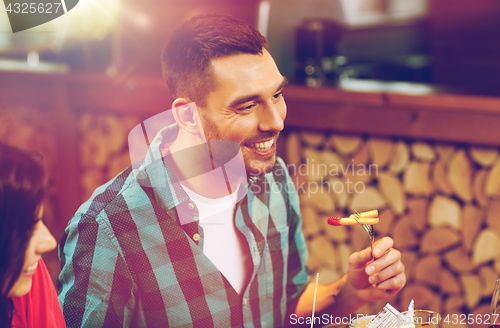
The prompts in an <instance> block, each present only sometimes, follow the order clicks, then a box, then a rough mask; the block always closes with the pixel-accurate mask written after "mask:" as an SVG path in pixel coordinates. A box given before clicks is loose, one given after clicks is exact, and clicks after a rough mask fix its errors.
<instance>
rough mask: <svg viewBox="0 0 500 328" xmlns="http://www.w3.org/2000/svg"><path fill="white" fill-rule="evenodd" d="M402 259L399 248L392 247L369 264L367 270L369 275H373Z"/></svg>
mask: <svg viewBox="0 0 500 328" xmlns="http://www.w3.org/2000/svg"><path fill="white" fill-rule="evenodd" d="M400 261H401V253H400V252H399V251H398V250H396V249H394V248H392V249H390V251H388V252H387V253H386V254H384V255H383V256H382V257H380V258H378V259H376V260H375V261H373V262H372V263H371V264H370V265H368V266H367V267H366V269H365V272H366V274H367V275H369V276H371V275H373V274H375V273H377V272H381V271H382V270H384V269H385V268H387V267H389V266H391V265H392V264H394V263H397V262H400Z"/></svg>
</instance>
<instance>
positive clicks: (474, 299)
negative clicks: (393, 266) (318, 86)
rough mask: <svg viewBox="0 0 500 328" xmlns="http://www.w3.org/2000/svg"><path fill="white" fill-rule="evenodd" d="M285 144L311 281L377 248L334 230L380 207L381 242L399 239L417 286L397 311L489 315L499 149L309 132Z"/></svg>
mask: <svg viewBox="0 0 500 328" xmlns="http://www.w3.org/2000/svg"><path fill="white" fill-rule="evenodd" d="M285 138H286V141H285V143H286V145H285V149H286V151H285V153H286V156H285V157H286V161H287V164H288V168H289V171H290V172H291V174H292V175H293V176H294V177H295V181H296V185H297V188H298V190H299V193H300V195H301V209H302V217H303V231H304V234H305V236H306V238H307V241H308V247H309V251H310V258H309V262H308V267H309V269H310V270H311V274H312V275H315V274H316V272H320V281H321V282H323V283H329V282H331V281H333V280H334V279H336V278H339V277H340V276H341V275H342V274H343V273H345V272H346V268H347V263H348V257H349V255H350V254H351V253H352V252H353V251H359V250H361V249H363V248H364V247H366V246H367V245H368V236H367V235H366V234H365V232H364V231H363V230H362V228H361V227H359V226H354V227H332V226H328V225H327V218H328V217H329V216H346V215H348V214H349V213H352V212H353V211H354V210H357V211H364V210H371V209H378V210H379V212H380V223H379V224H377V225H376V226H375V227H374V228H375V232H376V238H381V237H382V236H386V235H387V236H391V237H392V238H393V239H394V241H395V247H397V248H398V249H399V250H401V252H402V258H403V263H404V264H405V267H406V273H407V278H408V283H407V285H406V287H405V288H404V289H403V290H402V292H401V293H400V294H399V295H397V296H396V297H394V298H393V299H390V300H389V302H390V303H391V304H393V305H395V306H396V307H397V308H398V309H399V310H405V309H406V308H407V306H408V304H409V302H410V300H411V299H415V302H416V308H420V309H431V310H434V311H437V312H440V313H441V314H442V315H443V317H444V318H446V316H447V315H448V314H451V315H453V314H458V315H460V314H469V313H472V314H475V315H476V314H486V313H489V311H490V308H489V307H490V301H491V295H492V291H493V285H494V282H495V280H496V279H497V278H499V277H500V214H499V213H500V200H499V199H498V198H499V197H500V156H499V151H498V148H494V147H491V148H485V147H474V146H469V145H461V144H444V143H437V142H426V141H413V140H399V139H389V138H374V137H366V136H358V135H338V134H329V133H325V134H322V133H311V132H305V131H294V132H291V133H288V134H287V135H286V137H285ZM385 303H386V301H380V302H374V303H372V304H369V305H366V306H364V307H363V308H361V309H360V311H359V313H361V314H374V313H377V312H378V311H379V310H380V309H381V308H382V307H383V306H384V304H385ZM444 326H447V324H446V323H445V324H444ZM478 326H480V325H478ZM483 326H484V325H483Z"/></svg>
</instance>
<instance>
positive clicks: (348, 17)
mask: <svg viewBox="0 0 500 328" xmlns="http://www.w3.org/2000/svg"><path fill="white" fill-rule="evenodd" d="M203 13H221V14H228V15H231V16H234V17H237V18H240V19H242V20H245V21H247V22H249V23H250V24H252V25H254V26H256V27H257V28H258V29H259V31H261V33H262V34H263V35H265V36H266V37H267V38H268V40H269V42H270V50H271V54H272V55H273V56H274V58H275V60H276V63H277V65H278V67H279V69H280V71H281V72H282V74H283V75H285V76H286V77H287V78H288V79H289V80H290V81H291V85H290V86H289V87H287V89H285V99H286V101H287V105H288V117H287V120H286V122H285V125H286V128H285V131H284V132H283V134H282V137H280V143H279V144H278V152H279V155H280V156H282V157H283V158H284V159H285V160H286V162H287V163H288V164H290V165H291V167H290V171H291V174H292V175H293V176H294V178H295V180H296V182H297V186H303V187H304V186H305V187H304V188H305V189H301V190H305V192H303V193H302V194H301V201H302V213H303V220H304V233H305V235H306V237H307V241H308V247H309V248H310V252H311V256H310V261H309V263H308V266H309V269H310V270H311V274H315V273H316V272H321V275H320V280H322V282H324V283H328V282H331V281H333V280H334V279H336V278H338V277H340V276H341V274H342V273H343V272H345V269H346V265H347V258H348V255H349V254H350V253H352V252H353V251H357V250H360V249H361V248H362V247H365V246H366V245H367V240H366V239H367V238H366V236H365V235H364V234H363V231H362V230H361V228H360V229H357V228H359V227H354V228H343V227H338V228H332V227H328V226H326V225H325V224H324V223H325V220H326V218H327V217H328V216H331V215H334V214H335V215H339V216H340V215H345V214H349V213H351V212H352V211H353V210H355V209H356V210H365V209H374V208H377V209H379V211H380V212H381V213H382V214H381V221H382V222H381V223H380V224H379V225H378V226H376V227H375V231H376V233H377V236H378V237H380V236H383V235H390V236H392V237H393V238H394V239H395V241H396V247H397V248H398V249H400V250H402V253H403V260H404V263H405V265H406V267H407V275H408V280H409V281H408V285H407V287H405V289H404V290H403V291H402V292H401V293H400V294H399V295H398V296H396V297H395V298H394V299H392V300H390V302H391V303H392V304H393V305H395V306H396V307H397V308H398V309H399V310H404V309H405V308H406V307H407V305H408V303H409V300H410V299H412V298H414V299H415V301H416V308H430V309H433V310H436V311H438V312H440V313H441V314H442V315H443V316H446V314H468V313H472V314H482V313H489V302H490V299H491V293H492V288H493V283H494V280H495V279H496V278H497V277H499V276H500V219H499V218H498V211H499V210H500V202H499V201H498V198H499V197H500V156H498V146H499V145H500V130H499V129H498V126H500V88H499V87H498V86H499V85H500V60H499V59H498V58H500V42H499V40H500V2H499V1H498V0H476V1H469V0H269V1H259V0H245V1H243V0H239V1H235V0H204V1H202V0H186V1H182V2H181V1H172V0H161V1H160V0H149V1H139V0H101V1H97V0H80V1H79V3H78V5H77V6H76V7H75V8H74V9H73V10H71V11H70V12H68V13H67V14H65V15H64V16H61V17H59V18H57V19H55V20H53V21H50V22H48V23H46V24H43V25H41V26H38V27H35V28H32V29H29V30H26V31H22V32H18V33H14V34H13V33H12V31H11V28H10V24H9V21H8V18H7V14H6V11H5V10H4V5H0V140H1V141H3V142H7V143H10V144H13V145H17V146H19V147H22V148H26V149H32V150H38V151H40V152H42V153H43V154H44V156H45V165H46V169H47V172H48V176H49V185H50V189H49V193H48V196H47V206H46V208H47V210H46V214H45V220H46V222H47V223H48V226H49V228H50V229H51V231H52V233H53V234H54V235H55V236H56V238H59V237H60V235H61V233H62V231H63V230H64V228H65V227H66V224H67V222H68V220H69V219H70V218H71V217H72V215H73V213H74V212H75V211H76V210H77V208H78V206H79V205H80V204H81V203H83V202H84V201H85V200H86V199H88V197H89V196H90V195H91V194H92V192H93V190H94V189H95V188H96V187H97V186H99V185H101V184H102V183H104V182H106V181H108V180H109V179H110V178H112V177H114V176H115V175H116V174H118V173H119V172H120V171H122V170H123V169H125V168H126V167H127V166H128V165H130V157H129V153H128V148H129V146H131V145H130V142H132V141H130V140H128V133H129V132H130V131H131V130H132V128H133V127H135V126H136V125H137V124H140V123H141V122H142V121H144V120H145V119H147V118H149V117H152V116H154V115H156V114H158V113H160V112H162V111H164V110H168V109H169V108H170V105H171V99H170V97H169V95H168V94H167V90H166V88H165V87H164V84H163V81H162V79H161V69H160V61H159V57H160V53H161V49H162V47H163V45H164V43H165V42H166V40H167V39H168V37H169V34H170V33H171V31H173V30H174V29H175V28H176V27H178V26H179V25H180V24H181V23H182V22H184V21H185V20H187V19H189V18H191V17H193V16H195V15H199V14H203ZM301 164H302V168H303V169H302V170H295V169H294V168H297V167H299V166H300V165H301ZM332 164H335V165H337V167H342V168H344V170H343V171H342V170H340V172H336V173H335V172H331V171H330V170H321V169H319V168H321V167H323V166H321V165H325V167H328V168H329V167H330V166H331V165H332ZM349 165H351V166H349ZM359 165H364V166H369V165H372V166H373V165H374V167H376V168H377V170H373V171H370V172H367V173H366V174H363V172H361V173H360V172H359V171H358V168H360V166H359ZM314 168H316V170H315V169H314ZM349 168H356V170H352V172H351V171H349V170H346V169H349ZM349 183H353V184H354V183H360V184H358V186H359V188H358V190H354V191H352V190H351V191H352V192H349V191H348V187H349ZM301 184H302V185H301ZM335 186H337V188H335ZM340 186H343V188H342V189H341V188H340ZM361 186H363V189H361ZM312 188H316V189H315V190H314V191H313V190H312ZM46 262H47V265H48V267H49V270H50V272H51V274H52V276H53V278H55V277H57V274H58V271H59V262H58V259H57V254H56V252H53V253H51V254H49V255H47V256H46ZM384 304H385V302H375V303H373V304H369V305H367V306H365V307H363V308H362V309H360V311H359V313H364V314H372V313H376V312H378V311H379V310H380V309H381V308H382V307H383V305H384ZM445 326H446V324H445ZM471 326H485V325H484V324H477V323H474V324H473V325H471Z"/></svg>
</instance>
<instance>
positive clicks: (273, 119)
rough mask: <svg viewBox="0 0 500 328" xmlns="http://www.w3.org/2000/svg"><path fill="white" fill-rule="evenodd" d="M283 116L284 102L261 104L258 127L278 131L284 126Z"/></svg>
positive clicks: (284, 113)
mask: <svg viewBox="0 0 500 328" xmlns="http://www.w3.org/2000/svg"><path fill="white" fill-rule="evenodd" d="M285 116H286V105H285V104H273V103H270V104H266V105H265V106H263V108H262V113H261V115H260V117H259V120H260V122H259V129H260V130H261V131H274V132H280V131H281V130H283V128H284V127H285V123H284V121H285Z"/></svg>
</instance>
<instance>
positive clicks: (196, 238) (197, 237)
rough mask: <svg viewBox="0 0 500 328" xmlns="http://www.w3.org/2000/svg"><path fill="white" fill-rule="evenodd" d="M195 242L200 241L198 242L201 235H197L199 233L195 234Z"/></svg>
mask: <svg viewBox="0 0 500 328" xmlns="http://www.w3.org/2000/svg"><path fill="white" fill-rule="evenodd" d="M193 240H194V241H198V240H200V235H199V234H197V233H195V234H194V235H193Z"/></svg>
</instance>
